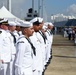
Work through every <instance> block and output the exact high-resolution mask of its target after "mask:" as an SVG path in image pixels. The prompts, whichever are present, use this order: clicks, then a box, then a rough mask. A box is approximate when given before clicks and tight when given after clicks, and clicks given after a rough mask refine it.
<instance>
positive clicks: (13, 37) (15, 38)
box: [10, 32, 16, 43]
mask: <svg viewBox="0 0 76 75" xmlns="http://www.w3.org/2000/svg"><path fill="white" fill-rule="evenodd" d="M10 34H11V35H12V36H13V38H14V43H16V37H15V35H14V34H13V33H11V32H10Z"/></svg>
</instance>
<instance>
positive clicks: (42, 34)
mask: <svg viewBox="0 0 76 75" xmlns="http://www.w3.org/2000/svg"><path fill="white" fill-rule="evenodd" d="M39 33H40V34H41V36H42V37H43V39H44V43H45V44H46V40H47V37H46V35H45V34H44V33H43V32H42V31H39Z"/></svg>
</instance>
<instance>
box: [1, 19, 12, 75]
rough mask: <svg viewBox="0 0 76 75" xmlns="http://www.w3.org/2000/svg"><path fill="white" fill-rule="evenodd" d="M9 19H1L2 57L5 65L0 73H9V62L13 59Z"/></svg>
mask: <svg viewBox="0 0 76 75" xmlns="http://www.w3.org/2000/svg"><path fill="white" fill-rule="evenodd" d="M7 30H8V20H5V19H3V20H2V21H0V57H1V60H0V61H1V63H2V65H3V67H1V70H0V75H9V74H8V73H9V72H8V70H9V64H10V61H11V42H10V39H9V37H8V34H7Z"/></svg>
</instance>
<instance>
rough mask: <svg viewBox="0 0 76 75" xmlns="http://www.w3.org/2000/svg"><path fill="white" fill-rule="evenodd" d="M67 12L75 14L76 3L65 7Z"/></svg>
mask: <svg viewBox="0 0 76 75" xmlns="http://www.w3.org/2000/svg"><path fill="white" fill-rule="evenodd" d="M67 13H68V14H71V15H75V14H76V4H72V5H71V6H69V7H68V8H67Z"/></svg>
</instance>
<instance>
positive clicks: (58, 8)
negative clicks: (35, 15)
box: [0, 0, 76, 18]
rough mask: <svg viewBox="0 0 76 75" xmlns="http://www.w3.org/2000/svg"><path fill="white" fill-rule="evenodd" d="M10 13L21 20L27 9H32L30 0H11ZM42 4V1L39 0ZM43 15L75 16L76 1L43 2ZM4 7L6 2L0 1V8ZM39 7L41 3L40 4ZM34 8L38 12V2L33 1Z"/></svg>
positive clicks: (5, 0)
mask: <svg viewBox="0 0 76 75" xmlns="http://www.w3.org/2000/svg"><path fill="white" fill-rule="evenodd" d="M11 1H12V13H13V14H14V15H15V16H17V17H19V18H23V17H25V16H26V13H27V11H28V9H29V8H31V7H32V0H11ZM40 1H41V2H42V0H40ZM43 2H44V5H43V6H44V15H45V14H46V15H47V16H49V17H50V16H51V15H52V14H58V13H62V14H66V15H69V14H71V15H72V14H76V0H43ZM2 5H5V6H6V7H7V0H0V7H1V6H2ZM40 6H41V3H40ZM34 8H35V9H36V10H38V0H34Z"/></svg>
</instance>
